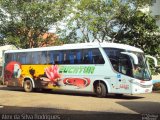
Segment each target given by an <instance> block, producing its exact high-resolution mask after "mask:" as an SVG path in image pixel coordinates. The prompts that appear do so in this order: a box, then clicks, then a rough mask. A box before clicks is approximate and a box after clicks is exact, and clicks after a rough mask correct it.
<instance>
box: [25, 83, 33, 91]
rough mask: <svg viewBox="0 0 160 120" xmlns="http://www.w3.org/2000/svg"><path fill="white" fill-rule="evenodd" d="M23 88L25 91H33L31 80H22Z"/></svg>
mask: <svg viewBox="0 0 160 120" xmlns="http://www.w3.org/2000/svg"><path fill="white" fill-rule="evenodd" d="M23 88H24V91H25V92H32V91H33V85H32V81H31V80H26V81H24V84H23Z"/></svg>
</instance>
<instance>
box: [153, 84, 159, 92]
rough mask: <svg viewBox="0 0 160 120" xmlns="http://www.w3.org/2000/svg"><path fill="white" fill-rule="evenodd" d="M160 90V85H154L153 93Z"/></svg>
mask: <svg viewBox="0 0 160 120" xmlns="http://www.w3.org/2000/svg"><path fill="white" fill-rule="evenodd" d="M157 90H160V83H155V84H153V91H157Z"/></svg>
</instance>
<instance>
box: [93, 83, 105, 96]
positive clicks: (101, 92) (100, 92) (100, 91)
mask: <svg viewBox="0 0 160 120" xmlns="http://www.w3.org/2000/svg"><path fill="white" fill-rule="evenodd" d="M95 93H96V95H97V97H101V98H102V97H106V95H107V89H106V86H105V85H104V84H103V83H101V82H100V83H97V84H96V85H95Z"/></svg>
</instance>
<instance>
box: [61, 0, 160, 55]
mask: <svg viewBox="0 0 160 120" xmlns="http://www.w3.org/2000/svg"><path fill="white" fill-rule="evenodd" d="M150 4H151V0H135V1H133V0H128V1H125V2H121V1H120V0H112V1H110V0H108V1H105V0H79V1H78V2H77V1H76V2H75V3H74V4H72V8H74V9H72V11H71V13H72V14H71V16H70V19H69V20H68V22H67V25H66V29H65V30H63V32H64V33H63V34H61V37H63V38H64V40H66V42H67V43H70V42H93V41H95V40H96V41H98V42H103V41H109V42H118V43H125V44H129V45H133V46H136V47H139V48H141V49H142V50H144V52H145V53H146V54H150V55H154V56H155V55H156V54H159V53H160V35H159V34H157V33H158V32H159V31H158V27H157V26H156V23H155V20H154V18H152V17H151V16H150V14H149V13H148V14H146V13H142V12H141V11H140V8H141V7H144V6H147V5H150ZM68 31H69V32H68ZM61 32H62V31H61ZM67 32H68V33H67Z"/></svg>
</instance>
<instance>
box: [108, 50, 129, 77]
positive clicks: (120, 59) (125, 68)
mask: <svg viewBox="0 0 160 120" xmlns="http://www.w3.org/2000/svg"><path fill="white" fill-rule="evenodd" d="M122 51H124V50H121V49H113V48H105V52H106V54H107V56H108V57H109V59H110V62H111V64H112V66H113V68H114V70H116V71H117V72H119V73H122V74H125V75H128V76H132V63H131V60H130V57H129V56H127V55H124V54H121V52H122Z"/></svg>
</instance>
